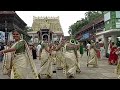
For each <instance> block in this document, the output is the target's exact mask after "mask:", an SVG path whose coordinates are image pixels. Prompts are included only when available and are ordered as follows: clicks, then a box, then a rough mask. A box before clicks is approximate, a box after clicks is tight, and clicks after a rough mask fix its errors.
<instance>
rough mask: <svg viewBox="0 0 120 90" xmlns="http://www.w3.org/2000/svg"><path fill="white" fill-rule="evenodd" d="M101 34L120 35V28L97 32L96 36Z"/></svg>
mask: <svg viewBox="0 0 120 90" xmlns="http://www.w3.org/2000/svg"><path fill="white" fill-rule="evenodd" d="M99 35H106V36H110V35H120V29H111V30H107V31H102V32H99V33H96V36H99Z"/></svg>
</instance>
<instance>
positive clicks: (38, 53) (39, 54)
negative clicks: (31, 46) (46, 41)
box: [37, 43, 41, 60]
mask: <svg viewBox="0 0 120 90" xmlns="http://www.w3.org/2000/svg"><path fill="white" fill-rule="evenodd" d="M37 57H39V60H40V58H41V43H39V44H38V46H37Z"/></svg>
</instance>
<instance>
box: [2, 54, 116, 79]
mask: <svg viewBox="0 0 120 90" xmlns="http://www.w3.org/2000/svg"><path fill="white" fill-rule="evenodd" d="M86 58H87V56H86V53H84V55H83V57H82V59H81V63H80V65H81V73H79V74H76V77H75V79H117V77H118V75H116V74H115V73H114V70H115V68H116V66H115V65H108V63H107V59H106V58H105V59H103V60H100V61H98V68H93V67H87V66H86V62H87V59H86ZM34 61H35V63H36V66H37V69H38V71H39V67H40V63H39V60H34ZM0 79H9V77H8V76H6V75H3V74H2V63H0ZM52 79H67V78H66V77H65V75H64V74H63V73H62V70H56V73H54V74H53V77H52Z"/></svg>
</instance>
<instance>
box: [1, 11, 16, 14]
mask: <svg viewBox="0 0 120 90" xmlns="http://www.w3.org/2000/svg"><path fill="white" fill-rule="evenodd" d="M0 14H15V11H0Z"/></svg>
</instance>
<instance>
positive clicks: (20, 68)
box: [0, 31, 38, 79]
mask: <svg viewBox="0 0 120 90" xmlns="http://www.w3.org/2000/svg"><path fill="white" fill-rule="evenodd" d="M13 38H14V39H15V43H14V44H13V45H12V47H11V48H10V49H6V50H3V51H0V54H4V53H8V52H12V59H11V60H12V61H11V65H10V66H11V68H10V69H11V75H10V78H11V79H38V74H37V69H36V66H35V63H34V62H33V60H32V57H31V56H30V52H29V47H28V45H27V43H26V41H25V40H21V39H20V34H19V32H18V31H14V32H13Z"/></svg>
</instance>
